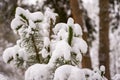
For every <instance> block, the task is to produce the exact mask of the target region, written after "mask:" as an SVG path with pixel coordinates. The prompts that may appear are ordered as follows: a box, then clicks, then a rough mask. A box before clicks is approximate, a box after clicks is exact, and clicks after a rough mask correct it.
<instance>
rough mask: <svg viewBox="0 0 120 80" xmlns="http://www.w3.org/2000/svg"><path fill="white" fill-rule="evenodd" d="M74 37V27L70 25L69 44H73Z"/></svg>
mask: <svg viewBox="0 0 120 80" xmlns="http://www.w3.org/2000/svg"><path fill="white" fill-rule="evenodd" d="M72 38H73V29H72V27H69V33H68V44H69V45H71V42H72Z"/></svg>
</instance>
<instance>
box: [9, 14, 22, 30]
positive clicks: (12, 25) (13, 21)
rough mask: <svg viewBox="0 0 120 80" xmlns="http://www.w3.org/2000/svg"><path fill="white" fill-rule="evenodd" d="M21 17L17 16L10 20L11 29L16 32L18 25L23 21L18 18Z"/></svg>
mask: <svg viewBox="0 0 120 80" xmlns="http://www.w3.org/2000/svg"><path fill="white" fill-rule="evenodd" d="M20 19H21V18H20V17H19V16H17V17H16V18H14V19H13V20H12V22H11V28H12V29H13V31H15V32H16V29H17V28H18V27H20V26H22V25H23V24H24V23H23V22H22V21H21V20H20Z"/></svg>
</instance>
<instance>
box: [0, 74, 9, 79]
mask: <svg viewBox="0 0 120 80" xmlns="http://www.w3.org/2000/svg"><path fill="white" fill-rule="evenodd" d="M0 80H8V77H6V76H4V75H2V74H0Z"/></svg>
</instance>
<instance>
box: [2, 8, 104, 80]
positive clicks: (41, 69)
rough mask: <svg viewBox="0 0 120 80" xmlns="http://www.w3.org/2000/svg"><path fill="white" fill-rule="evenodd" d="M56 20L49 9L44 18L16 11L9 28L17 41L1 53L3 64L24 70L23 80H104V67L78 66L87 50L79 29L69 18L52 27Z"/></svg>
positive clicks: (35, 14)
mask: <svg viewBox="0 0 120 80" xmlns="http://www.w3.org/2000/svg"><path fill="white" fill-rule="evenodd" d="M57 16H58V15H57V14H56V13H53V12H52V11H51V10H50V9H46V11H45V12H44V14H43V13H42V12H34V13H31V12H29V10H24V9H22V8H20V7H18V8H17V9H16V14H15V18H14V19H13V20H12V22H11V28H12V29H13V31H14V32H15V33H16V34H18V35H19V36H20V38H19V40H17V42H16V45H15V46H13V47H10V48H7V49H6V50H5V51H4V54H3V59H4V61H5V62H6V63H10V64H13V65H16V66H17V67H22V68H26V69H27V70H26V72H25V80H96V79H97V80H106V78H105V77H104V72H105V68H104V67H102V68H100V69H97V70H93V71H92V70H90V69H82V68H81V66H80V65H81V61H82V54H81V53H86V52H87V47H88V46H87V44H86V42H85V41H84V40H83V39H82V35H83V33H82V29H81V26H80V25H79V24H77V23H74V20H73V19H72V18H69V19H68V21H67V23H58V24H55V21H56V17H57ZM96 76H99V77H96Z"/></svg>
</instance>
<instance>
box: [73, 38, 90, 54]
mask: <svg viewBox="0 0 120 80" xmlns="http://www.w3.org/2000/svg"><path fill="white" fill-rule="evenodd" d="M87 48H88V46H87V43H86V42H85V41H84V40H83V39H82V38H78V37H74V38H73V41H72V50H73V52H75V53H76V52H78V51H81V53H86V52H87Z"/></svg>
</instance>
